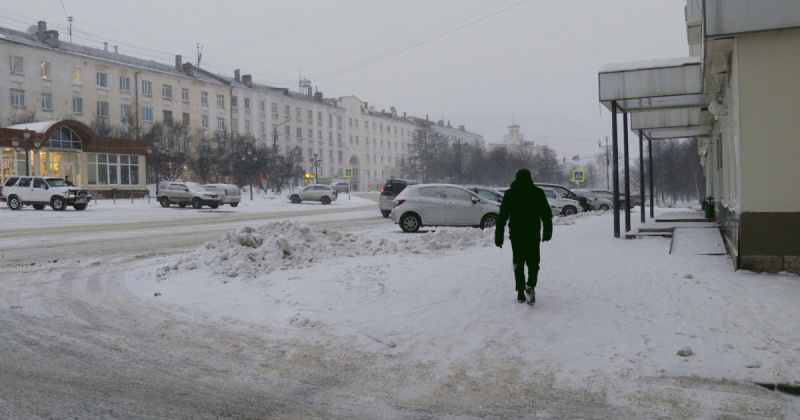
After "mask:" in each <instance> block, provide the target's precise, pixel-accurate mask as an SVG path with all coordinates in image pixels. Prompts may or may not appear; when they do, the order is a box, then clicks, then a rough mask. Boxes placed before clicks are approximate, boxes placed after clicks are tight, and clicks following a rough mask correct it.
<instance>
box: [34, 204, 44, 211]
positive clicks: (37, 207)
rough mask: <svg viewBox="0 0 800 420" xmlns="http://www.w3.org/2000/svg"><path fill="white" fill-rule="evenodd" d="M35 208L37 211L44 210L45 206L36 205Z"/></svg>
mask: <svg viewBox="0 0 800 420" xmlns="http://www.w3.org/2000/svg"><path fill="white" fill-rule="evenodd" d="M33 208H34V209H36V210H44V204H34V205H33Z"/></svg>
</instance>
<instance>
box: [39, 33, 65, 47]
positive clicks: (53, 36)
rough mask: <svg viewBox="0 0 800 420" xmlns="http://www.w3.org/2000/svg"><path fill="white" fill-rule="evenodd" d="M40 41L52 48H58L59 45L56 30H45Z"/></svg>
mask: <svg viewBox="0 0 800 420" xmlns="http://www.w3.org/2000/svg"><path fill="white" fill-rule="evenodd" d="M42 41H44V43H45V44H47V45H49V46H51V47H53V48H58V46H59V45H61V44H60V43H59V42H58V31H46V32H45V33H44V39H43V40H42Z"/></svg>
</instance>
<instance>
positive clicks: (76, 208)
mask: <svg viewBox="0 0 800 420" xmlns="http://www.w3.org/2000/svg"><path fill="white" fill-rule="evenodd" d="M72 207H74V208H75V210H86V204H85V203H80V204H75V205H74V206H72Z"/></svg>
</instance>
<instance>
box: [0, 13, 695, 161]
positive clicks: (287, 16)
mask: <svg viewBox="0 0 800 420" xmlns="http://www.w3.org/2000/svg"><path fill="white" fill-rule="evenodd" d="M685 4H686V1H685V0H571V1H569V0H280V1H270V0H226V1H210V0H191V1H189V0H135V1H130V0H128V1H117V0H107V1H102V2H100V1H96V0H26V1H11V0H3V1H2V2H0V26H4V27H10V28H14V29H18V30H26V29H27V28H28V27H29V26H31V25H35V24H36V21H38V20H45V21H46V22H47V24H48V29H56V30H58V31H59V33H60V38H61V39H62V40H64V41H67V42H69V22H68V20H67V16H72V17H73V22H72V41H73V42H74V43H76V44H83V45H88V46H93V47H98V48H103V42H108V44H109V49H112V48H113V46H118V47H119V51H120V53H123V54H130V55H135V56H140V57H146V58H150V59H152V60H155V61H158V62H161V63H164V64H172V63H174V60H175V55H178V54H180V55H182V56H183V59H184V61H190V62H193V63H195V64H196V62H197V44H200V45H201V46H202V59H201V62H200V66H201V67H203V68H205V69H208V70H210V71H214V72H217V73H221V74H225V75H228V76H231V77H232V76H233V72H234V70H235V69H241V72H242V74H252V75H253V79H254V81H256V82H258V83H265V84H270V85H274V86H279V87H287V88H290V89H292V90H294V91H297V89H298V80H299V79H300V78H301V76H302V77H303V78H306V79H309V80H311V83H312V86H314V87H315V90H318V91H320V92H322V93H323V94H324V95H325V96H326V97H330V96H333V97H338V96H347V95H354V96H356V97H358V98H359V99H361V100H363V101H367V102H369V104H370V105H374V106H375V107H376V108H377V109H379V110H380V109H386V110H388V109H389V107H391V106H394V107H396V108H397V110H398V112H399V113H400V114H402V113H403V112H406V113H408V114H409V115H415V116H421V117H424V116H425V115H428V116H429V118H430V119H431V120H434V121H436V120H445V121H450V122H451V124H452V125H453V126H458V125H464V126H466V129H467V131H471V132H475V133H479V134H481V135H483V136H484V138H485V140H486V141H487V142H489V143H497V142H501V141H502V138H503V135H504V134H505V133H507V132H508V126H509V125H511V124H512V121H514V122H516V123H517V124H518V125H519V126H520V127H521V130H522V132H523V134H524V135H525V137H526V139H527V140H532V141H534V142H535V143H537V144H548V145H550V146H551V147H552V148H554V149H555V150H556V153H558V155H559V156H567V160H568V161H569V160H570V159H571V158H572V156H574V155H578V154H579V155H580V156H581V158H584V159H585V158H591V157H592V156H593V155H596V154H599V153H600V152H601V149H600V148H599V147H598V140H600V139H604V138H605V137H606V136H610V132H611V114H610V112H608V110H605V109H604V108H602V109H601V106H600V104H599V102H598V86H597V71H598V70H599V68H600V67H601V66H603V65H606V64H611V63H619V62H629V61H640V60H649V59H655V58H674V57H685V56H688V46H687V42H686V24H685V20H684V6H685ZM620 129H621V126H620ZM621 153H622V149H621V147H620V154H621ZM631 153H632V154H635V156H638V140H636V138H635V137H633V136H631ZM583 162H585V161H582V163H583Z"/></svg>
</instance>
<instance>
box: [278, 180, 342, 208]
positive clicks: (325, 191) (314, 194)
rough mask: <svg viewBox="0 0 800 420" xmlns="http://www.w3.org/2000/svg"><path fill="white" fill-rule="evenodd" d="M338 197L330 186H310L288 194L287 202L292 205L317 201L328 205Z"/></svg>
mask: <svg viewBox="0 0 800 420" xmlns="http://www.w3.org/2000/svg"><path fill="white" fill-rule="evenodd" d="M338 196H339V193H337V192H336V190H334V189H333V187H332V186H330V184H310V185H306V186H305V187H304V188H303V189H302V190H299V191H292V192H290V193H289V200H290V201H291V202H292V203H294V204H299V203H301V202H303V201H319V202H320V203H322V204H330V203H331V202H333V201H336V198H337V197H338Z"/></svg>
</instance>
